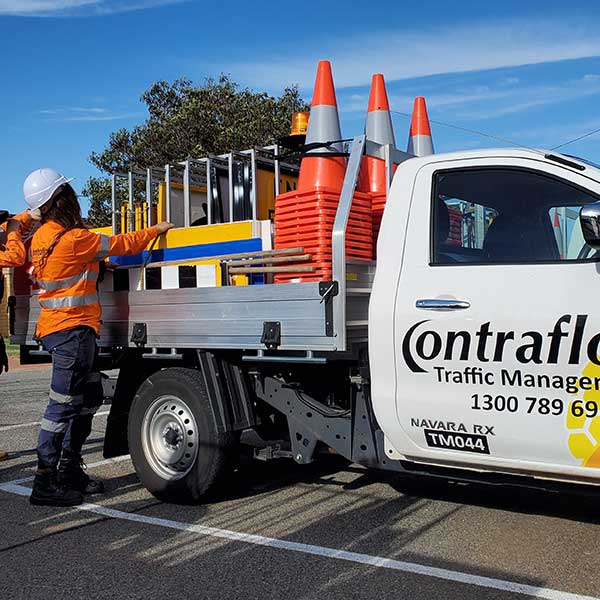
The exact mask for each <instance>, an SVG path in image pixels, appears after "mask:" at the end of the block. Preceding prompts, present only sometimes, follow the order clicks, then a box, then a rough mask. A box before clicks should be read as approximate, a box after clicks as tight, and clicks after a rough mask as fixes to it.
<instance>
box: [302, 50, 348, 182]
mask: <svg viewBox="0 0 600 600" xmlns="http://www.w3.org/2000/svg"><path fill="white" fill-rule="evenodd" d="M341 139H342V133H341V128H340V118H339V115H338V109H337V101H336V98H335V88H334V86H333V77H332V75H331V64H330V63H329V61H328V60H322V61H320V62H319V66H318V67H317V78H316V80H315V90H314V94H313V99H312V103H311V107H310V119H309V121H308V131H307V133H306V142H305V143H306V145H309V144H315V143H323V142H332V141H336V140H341ZM311 152H313V153H314V154H319V155H323V154H328V153H335V152H342V143H341V142H339V141H338V142H337V143H335V144H332V145H331V146H328V147H326V148H315V149H313V150H311V151H309V153H308V156H305V157H304V158H303V159H302V164H301V165H300V175H299V177H298V191H301V192H302V191H307V190H316V189H328V190H331V191H334V192H340V191H341V190H342V184H343V183H344V175H345V173H346V160H345V158H344V157H342V156H333V157H331V158H329V157H327V156H314V157H313V156H310V153H311Z"/></svg>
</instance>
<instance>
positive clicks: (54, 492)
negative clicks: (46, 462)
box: [29, 468, 83, 506]
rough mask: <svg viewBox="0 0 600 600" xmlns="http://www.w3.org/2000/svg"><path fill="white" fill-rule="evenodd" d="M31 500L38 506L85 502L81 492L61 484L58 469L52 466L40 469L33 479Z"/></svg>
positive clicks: (68, 504) (71, 504)
mask: <svg viewBox="0 0 600 600" xmlns="http://www.w3.org/2000/svg"><path fill="white" fill-rule="evenodd" d="M29 502H30V503H31V504H35V505H36V506H77V505H78V504H81V503H82V502H83V496H82V494H81V492H77V491H76V490H71V489H68V488H65V487H63V486H61V485H59V484H58V483H57V481H56V471H55V470H54V469H52V468H46V469H38V471H37V473H36V474H35V478H34V480H33V489H32V490H31V496H29Z"/></svg>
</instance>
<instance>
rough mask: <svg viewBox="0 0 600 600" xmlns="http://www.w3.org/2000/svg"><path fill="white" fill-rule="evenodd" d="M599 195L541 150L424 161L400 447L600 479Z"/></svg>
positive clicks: (401, 323) (404, 287) (406, 274)
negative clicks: (594, 221)
mask: <svg viewBox="0 0 600 600" xmlns="http://www.w3.org/2000/svg"><path fill="white" fill-rule="evenodd" d="M594 171H595V172H596V173H598V171H596V170H594ZM599 192H600V186H599V185H598V183H597V182H596V181H594V180H592V179H590V178H588V177H586V174H585V173H582V174H578V173H575V172H574V171H573V170H571V169H567V168H564V167H562V166H560V165H559V164H555V163H552V162H550V161H547V160H546V161H545V160H544V159H543V158H542V157H540V160H534V159H531V158H521V157H506V158H501V157H500V158H480V159H470V160H467V159H464V160H458V161H457V160H452V161H449V160H448V161H446V162H443V160H442V161H441V162H432V163H429V164H425V165H424V166H423V167H422V168H421V169H420V170H419V172H418V174H417V176H416V180H415V185H414V188H413V196H412V198H411V201H410V202H411V204H410V213H409V220H408V228H407V233H406V243H405V246H404V259H403V265H402V270H401V273H400V277H399V282H398V286H397V291H396V304H395V309H394V334H395V338H394V352H395V363H396V416H397V424H396V425H397V428H396V429H395V430H394V428H392V427H390V428H389V429H388V430H387V431H386V438H387V445H388V448H387V451H386V452H388V453H389V454H388V456H390V457H393V456H394V455H395V456H396V457H398V455H402V456H405V457H408V458H409V459H414V460H418V461H426V462H431V463H437V464H455V465H463V466H473V467H474V466H476V467H478V468H481V467H482V465H483V466H484V468H488V469H492V470H504V471H514V472H518V471H527V472H531V471H537V472H540V474H551V475H552V474H554V475H557V476H559V477H563V476H564V477H567V478H576V479H581V478H590V477H600V417H599V418H597V419H596V418H595V417H596V416H597V415H598V414H600V359H599V355H600V314H599V311H598V310H597V306H598V298H600V263H599V260H600V259H599V258H598V255H597V254H596V253H595V252H594V251H592V250H591V249H589V248H588V247H587V246H586V245H585V243H584V242H583V238H582V237H581V229H580V224H579V219H578V215H579V209H580V208H581V207H582V206H584V205H586V204H590V203H592V202H596V201H597V200H598V198H599V197H600V196H598V195H597V194H598V193H599ZM574 476H575V477H574Z"/></svg>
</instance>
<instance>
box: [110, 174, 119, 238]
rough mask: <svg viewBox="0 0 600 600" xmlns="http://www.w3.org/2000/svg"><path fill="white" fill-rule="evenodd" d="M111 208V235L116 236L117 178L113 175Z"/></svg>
mask: <svg viewBox="0 0 600 600" xmlns="http://www.w3.org/2000/svg"><path fill="white" fill-rule="evenodd" d="M110 196H111V198H110V200H111V206H112V219H111V225H112V234H113V235H116V234H117V176H116V175H115V174H114V173H113V174H112V176H111V194H110Z"/></svg>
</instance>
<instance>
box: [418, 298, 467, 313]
mask: <svg viewBox="0 0 600 600" xmlns="http://www.w3.org/2000/svg"><path fill="white" fill-rule="evenodd" d="M415 306H416V307H417V308H422V309H423V310H464V309H465V308H470V307H471V303H470V302H466V301H465V300H451V299H447V298H423V299H421V300H417V302H416V303H415Z"/></svg>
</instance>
